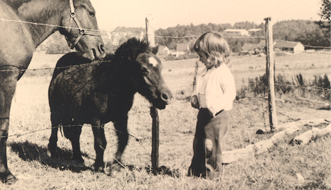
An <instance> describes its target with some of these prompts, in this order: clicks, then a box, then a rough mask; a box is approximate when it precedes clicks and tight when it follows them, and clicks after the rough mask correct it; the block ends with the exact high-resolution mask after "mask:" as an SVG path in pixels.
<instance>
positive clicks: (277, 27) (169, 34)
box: [155, 20, 330, 52]
mask: <svg viewBox="0 0 331 190" xmlns="http://www.w3.org/2000/svg"><path fill="white" fill-rule="evenodd" d="M254 28H261V29H262V31H261V32H260V33H259V34H258V35H253V36H250V37H242V38H238V37H234V36H226V35H225V36H224V37H225V38H226V39H227V41H228V43H229V45H230V46H231V48H232V51H233V52H239V51H241V47H242V46H243V45H244V44H245V43H258V42H259V41H260V40H263V39H264V31H265V25H264V23H261V24H255V23H253V22H247V21H246V22H237V23H235V24H234V25H233V26H232V25H231V24H229V23H226V24H212V23H209V24H200V25H197V26H194V25H193V24H190V25H186V26H185V25H177V26H175V27H169V28H167V29H159V30H157V31H155V35H156V43H158V44H161V45H165V46H167V47H168V48H169V49H175V47H176V44H177V43H194V41H195V40H196V38H197V37H199V36H200V35H201V34H203V33H205V32H207V31H216V32H220V33H223V32H224V30H226V29H246V30H249V29H254ZM273 39H274V40H286V41H297V42H301V43H302V44H304V45H309V46H326V47H330V31H328V30H327V29H325V28H322V27H320V22H317V21H309V20H286V21H280V22H277V23H275V24H274V25H273Z"/></svg>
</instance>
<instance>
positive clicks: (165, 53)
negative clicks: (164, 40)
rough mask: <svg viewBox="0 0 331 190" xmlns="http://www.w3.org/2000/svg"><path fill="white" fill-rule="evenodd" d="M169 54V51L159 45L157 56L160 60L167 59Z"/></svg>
mask: <svg viewBox="0 0 331 190" xmlns="http://www.w3.org/2000/svg"><path fill="white" fill-rule="evenodd" d="M169 54H170V50H169V48H168V47H167V46H163V45H159V50H158V51H157V55H158V56H159V57H161V58H164V57H167V56H168V55H169Z"/></svg>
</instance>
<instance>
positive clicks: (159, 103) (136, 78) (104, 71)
mask: <svg viewBox="0 0 331 190" xmlns="http://www.w3.org/2000/svg"><path fill="white" fill-rule="evenodd" d="M156 53H157V48H150V47H149V45H148V44H147V43H146V42H143V41H139V40H137V39H136V38H131V39H129V40H128V41H127V42H125V43H123V44H122V45H121V46H120V47H119V48H118V49H117V50H116V52H115V54H114V55H107V56H106V57H105V58H104V59H103V60H102V61H99V62H95V63H93V64H86V63H89V61H88V60H86V59H84V58H82V57H79V56H78V55H76V54H75V53H68V54H66V55H64V56H63V57H62V58H61V59H60V60H59V61H58V62H57V65H56V67H57V68H56V69H55V72H54V74H53V78H52V80H51V84H50V87H49V105H50V110H51V122H52V133H51V136H50V139H49V144H48V149H49V153H50V154H51V156H52V157H53V156H55V155H56V147H57V133H58V127H59V126H60V125H62V126H63V132H64V135H65V137H66V138H68V139H69V140H70V141H71V143H72V149H73V157H72V159H73V160H76V161H79V162H83V161H84V160H83V158H82V156H81V151H80V144H79V138H80V134H81V131H82V125H83V124H91V125H92V130H93V134H94V148H95V151H96V159H95V163H94V169H95V170H96V171H104V159H103V155H104V150H105V148H106V144H107V142H106V139H105V134H104V128H103V126H104V124H105V123H107V122H110V121H112V122H113V123H114V127H115V129H116V134H117V137H118V147H117V152H116V154H115V158H114V161H113V163H114V164H113V166H112V168H113V169H114V168H115V169H117V170H119V169H120V167H119V163H120V162H121V157H122V154H123V151H124V149H125V147H126V145H127V143H128V131H127V122H128V112H129V110H130V109H131V107H132V104H133V99H134V95H135V93H137V92H138V93H140V94H141V95H143V96H144V97H145V98H146V99H147V100H148V101H149V102H151V103H152V104H153V105H154V106H155V107H157V108H159V109H164V108H165V107H166V105H167V104H168V103H169V101H170V100H171V99H172V94H171V92H170V90H169V89H168V87H167V85H166V84H165V82H164V80H163V77H162V75H161V70H162V64H161V61H160V59H159V58H158V57H157V56H156ZM68 66H69V67H68Z"/></svg>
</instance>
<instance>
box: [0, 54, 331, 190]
mask: <svg viewBox="0 0 331 190" xmlns="http://www.w3.org/2000/svg"><path fill="white" fill-rule="evenodd" d="M195 61H196V60H184V61H172V62H165V63H164V71H163V75H164V77H165V80H166V82H167V83H168V85H169V87H170V89H171V90H172V91H173V94H174V95H175V100H174V102H173V104H171V105H169V106H168V107H167V108H166V109H165V110H162V111H159V113H160V161H159V162H160V165H161V166H162V165H164V166H166V167H167V168H169V169H171V170H174V171H176V174H177V175H176V176H171V175H167V174H165V175H157V176H154V175H153V174H151V173H150V172H149V167H150V165H151V161H150V160H151V159H150V152H151V118H150V115H149V108H148V105H149V104H148V103H147V102H146V100H144V99H143V98H142V97H141V96H139V95H137V96H136V97H135V104H134V106H133V108H132V110H131V111H130V113H129V132H130V134H131V135H133V136H135V137H136V138H139V139H141V141H140V142H137V141H136V140H135V138H133V137H131V138H130V139H129V144H128V146H127V149H126V150H125V153H124V155H123V161H124V162H125V164H126V165H127V166H128V167H127V168H125V169H123V170H122V171H121V172H120V173H117V175H116V176H115V177H109V176H107V175H106V174H104V173H94V172H92V171H91V170H90V168H89V166H90V165H91V164H92V163H93V162H94V158H95V152H94V149H93V135H92V132H91V129H90V127H89V126H85V127H84V128H83V132H82V136H81V147H82V152H83V154H84V155H83V158H84V160H85V165H86V167H79V166H76V165H74V164H73V163H72V162H70V156H71V145H70V143H69V141H68V140H67V139H65V138H64V137H62V136H61V135H60V136H59V142H58V146H59V148H60V152H61V155H62V156H61V157H60V158H59V159H56V160H54V159H51V158H49V157H48V156H47V154H46V147H47V143H48V138H49V135H50V129H49V128H50V120H49V115H50V113H49V107H48V100H47V88H48V84H49V80H50V78H49V77H48V78H47V77H44V78H38V77H34V78H31V77H23V78H22V79H21V81H20V82H19V84H18V88H17V92H16V97H15V99H14V101H13V106H12V110H11V122H10V131H9V135H10V137H9V139H8V164H9V167H10V169H11V171H12V172H13V174H14V175H16V177H18V178H19V181H18V182H17V183H16V184H14V185H12V186H6V185H3V184H0V189H34V190H35V189H328V188H330V187H331V185H330V180H331V178H330V176H331V174H330V163H331V160H330V159H331V155H330V147H329V145H330V143H331V139H330V136H325V137H323V138H318V139H316V140H314V141H313V142H311V143H310V144H309V145H307V146H292V145H289V141H290V139H291V138H292V136H291V137H286V138H285V139H284V140H282V141H280V142H278V143H277V144H276V145H275V146H274V147H273V148H271V149H270V150H269V151H268V152H266V153H263V154H260V155H255V156H254V157H252V158H251V159H249V160H242V161H240V162H235V163H232V164H229V165H226V166H224V173H223V175H222V176H221V177H220V178H219V179H216V180H205V179H197V178H193V177H187V176H186V173H187V169H188V166H189V164H190V162H191V158H192V153H193V151H192V141H193V135H194V131H195V122H196V114H197V110H195V109H193V108H191V106H190V104H189V102H188V96H189V95H190V94H191V91H192V80H193V73H194V65H195ZM54 62H56V59H55V60H54ZM276 64H277V68H278V71H279V72H284V73H285V75H287V74H288V75H290V74H291V73H293V74H297V73H296V72H298V73H302V74H303V75H304V76H306V75H305V73H307V74H310V75H311V76H313V75H314V74H325V73H326V70H327V69H330V54H321V55H316V54H299V55H293V56H284V57H276ZM312 64H314V67H311V65H312ZM260 65H261V67H259V66H260ZM263 65H265V58H261V57H241V58H238V57H234V58H233V59H232V67H231V69H232V71H233V73H234V75H235V78H236V80H237V88H238V89H239V88H240V83H241V81H242V78H248V77H254V76H256V75H258V74H262V73H263V72H264V68H263ZM287 65H288V66H287ZM250 67H253V68H250ZM201 68H202V67H201ZM201 68H200V70H201ZM288 68H292V70H289V69H288ZM308 68H309V69H308ZM248 71H249V72H248ZM327 74H330V73H327ZM307 77H308V76H307ZM266 106H267V104H266V102H265V100H263V99H259V98H252V99H251V98H246V99H242V100H240V101H236V102H235V106H234V109H233V111H232V120H231V126H232V128H231V130H230V131H229V133H228V135H227V137H226V138H225V140H224V143H223V144H224V149H225V150H232V149H237V148H243V147H245V146H247V145H249V144H252V143H255V142H259V141H261V140H266V139H268V138H270V136H271V135H272V134H268V133H267V134H263V135H256V134H255V132H256V130H257V129H268V127H267V126H266V125H265V124H266V123H267V122H268V121H267V120H266V118H265V110H266ZM277 111H279V112H281V113H282V114H279V115H278V120H279V123H284V122H288V121H291V120H292V119H298V118H301V119H314V118H329V117H330V111H329V110H318V111H317V110H316V109H312V108H309V107H307V106H305V105H296V104H292V103H285V104H283V105H277ZM318 127H325V125H321V126H318ZM310 128H311V126H301V130H300V132H303V131H305V130H308V129H310ZM298 133H299V132H298ZM298 133H297V134H298ZM18 134H24V135H22V136H17V135H18ZM106 138H107V141H108V146H107V149H106V152H105V159H106V160H108V161H110V160H112V156H113V154H114V152H115V150H116V138H115V134H114V131H113V126H112V124H111V123H109V124H107V125H106ZM297 174H300V175H302V176H303V178H304V181H301V180H299V179H298V178H297Z"/></svg>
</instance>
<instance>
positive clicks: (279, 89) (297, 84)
mask: <svg viewBox="0 0 331 190" xmlns="http://www.w3.org/2000/svg"><path fill="white" fill-rule="evenodd" d="M268 89H269V86H268V79H267V77H266V75H265V74H264V75H263V76H259V77H255V78H253V79H252V78H248V85H247V86H245V85H243V86H242V87H241V89H240V90H239V91H238V92H237V94H238V96H239V97H241V98H243V97H246V95H247V94H248V93H249V92H253V93H254V96H258V95H263V96H265V95H266V94H267V92H268ZM330 92H331V86H330V80H329V78H328V76H327V75H326V74H325V75H324V77H322V76H317V75H316V76H314V79H313V80H312V81H309V80H306V79H305V78H304V77H303V76H302V74H298V75H296V76H295V77H294V78H292V82H291V81H289V80H287V79H286V77H285V76H284V75H281V74H278V76H277V77H276V78H275V93H276V94H277V93H278V94H279V95H283V94H290V95H294V96H297V95H300V96H301V97H309V98H317V99H321V100H328V101H329V100H330V98H331V96H330Z"/></svg>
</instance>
